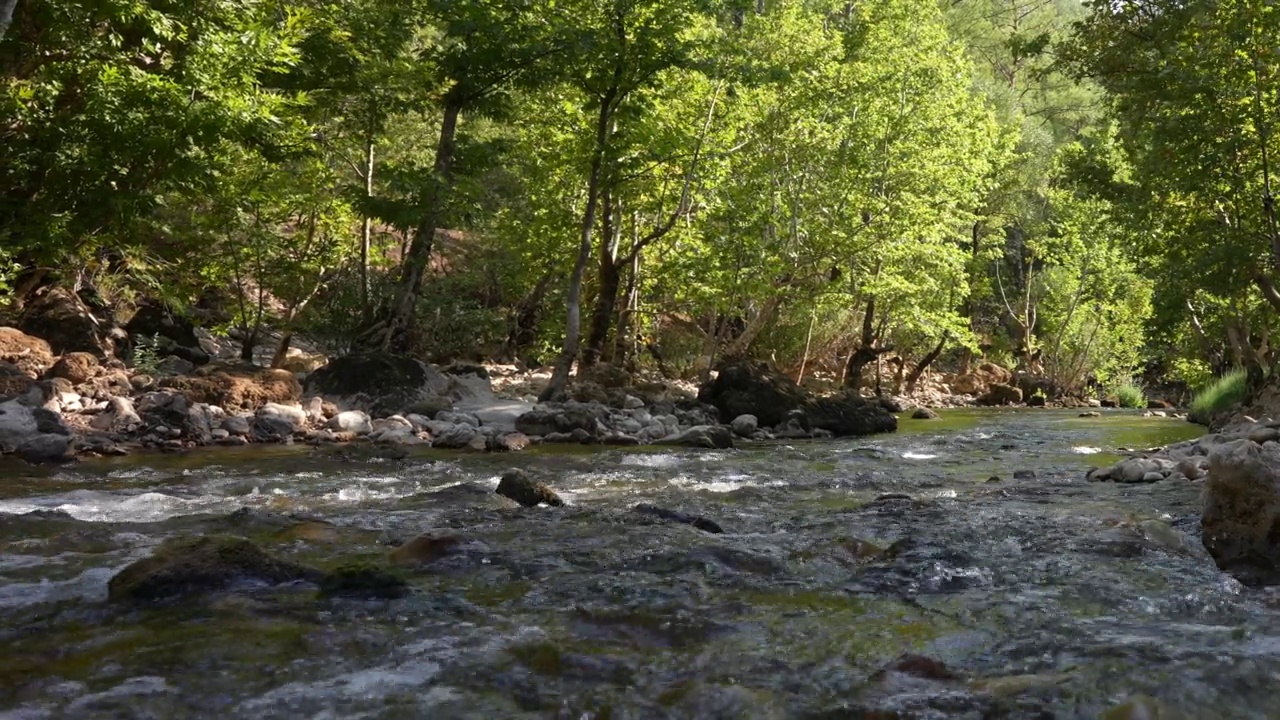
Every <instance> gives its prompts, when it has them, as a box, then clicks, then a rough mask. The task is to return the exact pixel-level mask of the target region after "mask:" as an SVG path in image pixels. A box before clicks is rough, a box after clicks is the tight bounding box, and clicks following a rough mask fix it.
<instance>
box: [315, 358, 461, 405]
mask: <svg viewBox="0 0 1280 720" xmlns="http://www.w3.org/2000/svg"><path fill="white" fill-rule="evenodd" d="M449 387H450V385H449V380H448V379H447V378H446V377H445V376H444V375H443V374H441V373H440V372H439V371H438V370H436V369H435V368H433V367H431V366H430V365H427V364H426V363H423V362H421V361H419V360H415V359H414V358H411V357H405V356H403V355H393V354H390V353H365V354H360V355H347V356H345V357H340V358H335V359H333V360H330V361H329V363H328V364H327V365H325V366H324V367H322V368H320V369H319V370H316V371H315V372H313V373H311V374H310V375H308V376H307V382H306V393H307V394H308V395H320V396H322V397H325V398H328V399H330V400H333V401H335V402H338V404H340V405H344V406H346V407H349V408H351V409H358V410H365V411H367V412H369V413H371V414H373V415H374V416H377V417H384V416H387V415H395V414H398V413H401V412H406V411H407V410H408V409H409V408H410V407H411V406H413V405H414V404H415V403H420V402H422V401H424V400H427V399H430V398H436V397H441V396H443V395H445V394H446V393H447V392H448V391H449Z"/></svg>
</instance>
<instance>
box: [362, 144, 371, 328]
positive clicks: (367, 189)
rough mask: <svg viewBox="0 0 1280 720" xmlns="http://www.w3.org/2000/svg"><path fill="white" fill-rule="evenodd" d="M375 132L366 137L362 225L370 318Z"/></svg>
mask: <svg viewBox="0 0 1280 720" xmlns="http://www.w3.org/2000/svg"><path fill="white" fill-rule="evenodd" d="M373 145H374V139H373V133H372V132H370V133H369V134H368V135H366V136H365V139H364V199H365V208H364V210H363V211H362V212H361V215H363V216H364V222H363V223H361V225H360V312H361V313H363V314H364V317H365V318H366V319H368V317H369V316H370V314H371V312H372V309H373V308H372V306H371V305H370V304H369V245H370V243H371V242H372V239H373V217H372V216H371V215H370V214H369V208H368V203H369V201H370V200H372V199H373Z"/></svg>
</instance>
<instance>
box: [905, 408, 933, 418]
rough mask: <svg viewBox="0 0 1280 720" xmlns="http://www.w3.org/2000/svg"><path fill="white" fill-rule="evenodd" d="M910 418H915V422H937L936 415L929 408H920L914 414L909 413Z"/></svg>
mask: <svg viewBox="0 0 1280 720" xmlns="http://www.w3.org/2000/svg"><path fill="white" fill-rule="evenodd" d="M911 417H913V418H915V419H916V420H937V419H938V413H937V412H935V411H934V410H931V409H929V408H923V407H922V408H920V409H918V410H916V411H915V412H914V413H911Z"/></svg>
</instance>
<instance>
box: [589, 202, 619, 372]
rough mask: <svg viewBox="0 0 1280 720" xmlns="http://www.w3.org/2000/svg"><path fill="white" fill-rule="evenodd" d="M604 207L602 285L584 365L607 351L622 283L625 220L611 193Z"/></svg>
mask: <svg viewBox="0 0 1280 720" xmlns="http://www.w3.org/2000/svg"><path fill="white" fill-rule="evenodd" d="M603 209H604V222H605V228H604V232H603V233H602V235H603V236H604V237H603V238H602V239H601V242H600V258H599V260H600V267H599V283H600V286H599V289H598V291H597V294H596V305H595V309H594V310H593V311H592V313H591V333H590V335H588V336H587V347H586V349H585V350H584V351H583V353H582V367H591V366H592V365H595V364H596V363H597V362H599V360H600V357H601V356H602V355H603V354H604V346H605V343H606V342H607V341H608V339H609V329H610V327H611V326H612V325H613V316H614V308H616V307H617V305H618V290H619V289H620V288H621V286H622V268H621V267H619V265H618V258H617V254H618V241H619V240H620V237H619V235H620V234H621V232H622V227H621V226H622V223H621V222H619V221H617V220H616V219H615V216H614V209H615V208H614V203H613V201H612V198H611V193H609V194H606V195H605V198H604V202H603Z"/></svg>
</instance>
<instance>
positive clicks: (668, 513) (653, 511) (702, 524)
mask: <svg viewBox="0 0 1280 720" xmlns="http://www.w3.org/2000/svg"><path fill="white" fill-rule="evenodd" d="M631 510H632V512H636V513H639V514H641V515H648V516H649V517H655V518H658V519H659V520H670V521H671V522H677V523H681V524H684V525H692V526H694V527H695V528H698V529H699V530H702V531H703V532H709V533H715V534H719V533H723V532H724V529H723V528H721V527H720V524H719V523H717V522H716V521H714V520H708V519H707V518H704V517H702V516H699V515H690V514H689V513H684V512H680V511H679V510H668V509H667V508H661V507H658V506H657V505H650V504H648V503H641V504H639V505H637V506H635V507H634V508H632V509H631Z"/></svg>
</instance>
